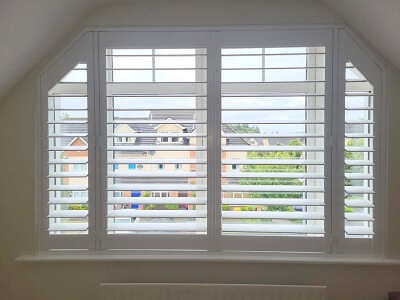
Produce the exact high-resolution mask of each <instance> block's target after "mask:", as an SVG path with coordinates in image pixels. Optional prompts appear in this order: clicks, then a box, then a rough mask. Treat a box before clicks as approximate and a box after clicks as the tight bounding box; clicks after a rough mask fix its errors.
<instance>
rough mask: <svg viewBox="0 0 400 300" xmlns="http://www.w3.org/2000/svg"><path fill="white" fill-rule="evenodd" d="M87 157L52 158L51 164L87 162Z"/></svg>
mask: <svg viewBox="0 0 400 300" xmlns="http://www.w3.org/2000/svg"><path fill="white" fill-rule="evenodd" d="M87 162H88V160H87V158H74V159H50V160H49V162H48V163H49V164H51V165H62V164H66V165H68V164H78V165H80V164H87Z"/></svg>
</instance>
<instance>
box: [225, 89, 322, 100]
mask: <svg viewBox="0 0 400 300" xmlns="http://www.w3.org/2000/svg"><path fill="white" fill-rule="evenodd" d="M222 97H229V98H237V97H239V98H243V97H262V98H271V97H272V98H293V97H304V98H310V97H325V94H312V93H299V92H298V91H297V92H293V93H289V94H288V93H284V92H282V93H281V92H276V93H268V92H266V93H264V94H263V93H251V92H250V93H248V94H245V93H238V94H234V93H232V94H228V93H223V95H222Z"/></svg>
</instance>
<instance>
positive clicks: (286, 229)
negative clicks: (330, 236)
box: [222, 224, 325, 234]
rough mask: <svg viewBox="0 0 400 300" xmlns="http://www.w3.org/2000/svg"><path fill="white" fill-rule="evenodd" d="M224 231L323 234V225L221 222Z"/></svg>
mask: <svg viewBox="0 0 400 300" xmlns="http://www.w3.org/2000/svg"><path fill="white" fill-rule="evenodd" d="M222 231H224V232H266V233H299V234H324V233H325V230H324V227H323V226H318V225H278V224H276V225H275V224H222Z"/></svg>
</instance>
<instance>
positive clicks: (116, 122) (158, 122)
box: [107, 119, 207, 124]
mask: <svg viewBox="0 0 400 300" xmlns="http://www.w3.org/2000/svg"><path fill="white" fill-rule="evenodd" d="M206 123H207V121H206V120H193V119H190V120H132V119H121V120H114V121H107V124H206Z"/></svg>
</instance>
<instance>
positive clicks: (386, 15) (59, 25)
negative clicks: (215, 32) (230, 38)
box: [0, 0, 400, 98]
mask: <svg viewBox="0 0 400 300" xmlns="http://www.w3.org/2000/svg"><path fill="white" fill-rule="evenodd" d="M116 1H118V0H0V98H1V97H2V96H4V95H5V94H6V93H7V92H9V91H10V90H11V89H12V87H13V86H14V85H15V84H16V83H17V82H18V81H19V80H20V79H21V78H22V77H23V76H24V75H25V74H26V73H27V72H28V71H29V70H31V69H32V68H33V67H34V66H35V65H36V64H37V63H38V62H39V61H40V60H41V59H42V58H43V57H44V56H45V55H46V54H47V53H48V52H49V51H50V50H51V49H52V48H54V46H55V45H56V44H57V43H58V42H59V41H60V40H61V39H62V37H63V36H65V35H66V34H68V33H69V32H70V31H71V30H72V29H73V28H74V26H76V25H77V24H78V23H79V22H80V21H81V20H82V18H83V17H84V16H85V15H87V14H88V13H89V12H90V11H92V10H93V9H95V8H96V7H97V6H100V5H102V4H105V3H109V2H116ZM132 1H134V0H132ZM160 1H161V0H160ZM216 1H217V0H216ZM319 1H322V2H324V3H325V4H327V5H329V6H331V7H332V8H333V9H334V10H336V11H337V12H338V13H339V15H341V16H342V17H343V18H344V20H346V22H347V23H348V24H349V25H350V26H351V27H352V28H354V29H355V30H356V31H357V32H359V33H360V34H362V35H363V36H364V38H365V39H366V40H367V41H369V43H370V44H371V45H372V46H374V47H375V48H376V49H377V50H378V51H380V52H381V53H382V54H383V55H384V56H386V58H387V59H388V60H389V61H390V62H392V63H393V64H394V65H395V66H397V68H399V69H400V0H319Z"/></svg>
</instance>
